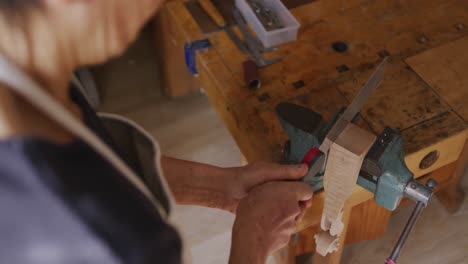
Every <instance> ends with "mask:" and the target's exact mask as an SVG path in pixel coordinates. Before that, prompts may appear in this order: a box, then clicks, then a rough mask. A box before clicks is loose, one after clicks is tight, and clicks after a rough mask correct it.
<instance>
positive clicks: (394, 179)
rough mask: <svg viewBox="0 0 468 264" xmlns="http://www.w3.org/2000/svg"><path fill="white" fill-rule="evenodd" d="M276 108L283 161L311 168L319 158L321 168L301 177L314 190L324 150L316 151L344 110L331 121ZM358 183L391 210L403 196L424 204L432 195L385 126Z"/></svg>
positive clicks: (398, 139) (302, 109) (300, 109)
mask: <svg viewBox="0 0 468 264" xmlns="http://www.w3.org/2000/svg"><path fill="white" fill-rule="evenodd" d="M276 111H277V115H278V118H279V120H280V122H281V125H282V127H283V129H284V130H285V131H286V133H287V135H288V137H289V140H288V141H287V142H286V144H285V146H284V159H285V161H286V162H287V163H290V164H299V163H307V164H308V165H309V168H311V167H312V165H313V164H314V163H315V162H319V160H320V159H322V160H323V166H321V169H320V171H318V172H311V171H309V175H307V176H306V177H304V179H306V180H304V181H305V182H307V183H309V184H310V185H311V187H312V188H313V190H314V191H317V190H320V189H322V188H323V175H324V172H325V165H326V155H327V153H321V152H320V153H317V151H318V148H319V146H320V145H321V144H322V142H323V140H324V138H325V137H326V135H327V133H328V131H329V130H330V129H331V127H332V126H333V124H334V123H335V122H336V120H338V118H339V116H340V115H341V113H342V112H343V111H340V113H338V114H337V115H335V117H333V118H332V119H331V120H330V121H324V120H323V118H322V116H321V115H320V114H318V113H316V112H314V111H312V110H310V109H307V108H305V107H302V106H299V105H295V104H290V103H282V104H279V105H278V106H277V108H276ZM311 152H315V153H314V155H313V156H314V158H313V159H308V158H307V156H308V155H310V153H311ZM320 162H322V161H320ZM311 174H312V175H311ZM357 184H359V185H360V186H361V187H363V188H365V189H367V190H368V191H370V192H372V193H373V194H374V199H375V201H376V202H377V203H378V204H380V205H381V206H383V207H384V208H386V209H388V210H392V211H393V210H395V209H396V207H397V206H398V204H399V203H400V201H401V199H402V198H403V196H406V197H408V198H410V199H412V200H414V201H416V202H422V203H423V204H424V205H426V204H427V202H428V201H429V198H430V197H431V195H432V189H431V188H429V187H427V186H426V185H424V184H422V183H420V182H419V181H417V180H414V179H413V173H411V171H410V170H409V169H408V168H407V166H406V164H405V161H404V157H403V138H402V137H401V136H400V135H399V134H398V133H397V132H396V131H394V130H392V129H390V128H385V129H384V131H383V132H382V134H380V136H378V138H377V140H376V141H375V143H374V144H373V145H372V147H371V149H370V150H369V152H368V154H367V155H366V157H365V159H364V162H363V165H362V167H361V171H360V173H359V178H358V181H357Z"/></svg>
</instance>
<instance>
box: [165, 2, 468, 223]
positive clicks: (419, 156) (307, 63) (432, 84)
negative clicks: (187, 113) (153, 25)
mask: <svg viewBox="0 0 468 264" xmlns="http://www.w3.org/2000/svg"><path fill="white" fill-rule="evenodd" d="M165 9H166V11H167V14H168V15H169V16H170V17H172V20H171V22H172V26H173V27H174V30H176V31H178V34H181V35H182V36H183V39H184V40H185V41H194V40H199V39H209V40H210V42H211V43H212V47H211V48H209V49H207V50H205V51H200V52H197V56H196V57H197V69H198V72H199V81H200V84H201V86H202V87H203V88H204V90H205V92H206V95H207V96H208V97H209V99H210V101H211V103H212V104H213V105H214V107H215V108H216V110H217V112H218V113H219V115H220V116H221V117H222V119H223V121H224V123H225V124H226V126H227V127H228V129H229V131H230V132H231V134H232V135H233V137H234V138H235V140H236V142H237V144H238V146H239V148H240V149H241V151H242V153H243V154H244V155H245V157H246V158H247V160H248V161H249V162H252V161H257V160H268V161H281V159H282V149H283V144H284V142H285V141H286V134H285V133H284V132H283V130H282V128H281V126H280V123H279V121H278V120H277V118H276V115H275V111H274V110H275V106H276V105H277V104H278V103H280V102H292V103H296V104H300V105H303V106H306V107H308V108H310V109H312V110H314V111H316V112H319V113H321V114H322V115H323V116H324V118H325V119H328V118H330V117H331V116H332V115H334V114H336V113H337V111H338V110H339V109H340V108H341V107H346V106H347V105H348V104H349V102H350V100H352V99H353V97H354V96H355V94H356V92H357V91H358V90H359V89H360V88H361V87H362V85H363V84H364V82H365V81H366V80H367V79H368V78H369V76H370V75H371V73H372V72H373V71H374V70H375V68H376V66H377V65H378V64H379V62H380V61H381V60H382V58H383V57H385V56H389V63H388V65H387V70H386V75H385V78H384V81H383V82H382V84H381V86H380V87H379V88H378V89H377V91H376V92H375V94H374V95H373V96H371V97H370V99H369V101H368V102H367V103H366V105H365V106H364V108H363V110H362V112H361V116H362V118H361V120H360V121H359V124H360V125H361V126H362V127H365V128H366V129H368V130H369V131H372V132H374V133H376V134H378V133H380V132H381V131H382V130H383V128H384V127H385V126H390V127H392V128H395V129H397V130H398V131H400V132H401V134H402V135H403V137H404V139H405V146H404V150H405V158H406V162H407V164H408V167H409V168H410V170H412V171H413V173H415V175H416V176H422V175H424V174H426V173H429V172H431V171H434V170H435V169H437V168H440V167H442V166H445V165H447V164H449V163H452V162H454V161H456V160H457V159H458V157H459V155H460V152H461V150H462V148H463V146H464V143H465V141H466V138H467V134H468V133H467V132H468V124H467V121H468V50H467V49H468V1H466V0H458V1H456V0H452V1H446V0H434V1H422V0H410V1H363V0H362V1H360V0H355V1H341V0H339V1H338V0H332V1H324V0H317V1H312V2H310V3H307V4H303V5H300V6H298V7H296V8H293V9H291V10H290V11H291V12H292V14H293V15H294V16H295V17H296V18H297V19H298V21H299V22H300V23H301V28H300V30H299V33H298V40H297V41H295V42H292V43H288V44H285V45H281V46H279V50H278V51H275V52H272V53H271V54H266V56H267V57H277V56H282V57H283V61H282V62H280V63H276V64H273V65H270V66H267V67H265V68H261V69H260V75H261V79H262V84H263V85H262V87H261V88H260V89H258V90H257V91H252V90H249V89H248V88H247V87H246V86H245V84H244V81H243V70H242V66H241V65H242V62H243V61H244V60H246V59H247V55H245V54H242V53H241V52H240V51H239V50H238V49H237V48H236V47H235V45H234V44H233V43H232V42H231V41H230V40H229V38H228V36H227V35H226V34H225V32H215V33H211V34H204V33H202V31H201V30H200V27H199V25H198V24H197V22H196V21H195V20H194V19H193V17H192V16H191V14H190V12H189V11H188V10H187V8H186V4H185V3H184V1H183V0H174V1H171V2H168V3H167V4H166V7H165ZM236 30H237V29H236ZM237 32H238V31H237ZM336 41H343V42H345V43H347V44H348V46H349V49H348V50H347V51H346V52H343V53H339V52H336V51H334V50H333V49H332V47H331V45H332V43H334V42H336ZM431 152H432V153H433V154H431V155H432V156H430V157H428V159H426V160H425V161H424V162H421V161H422V160H423V159H424V157H426V156H427V155H428V154H429V153H431ZM430 158H432V161H431V160H430ZM434 160H435V161H434ZM370 197H371V195H370V194H369V193H367V192H365V191H363V190H362V189H360V188H357V189H356V191H355V195H353V198H352V199H351V203H360V202H362V201H364V200H366V199H369V198H370ZM322 199H323V196H322V195H321V194H318V195H316V198H315V200H314V207H313V208H312V209H311V210H310V212H309V213H308V217H306V219H305V221H304V223H302V224H301V228H305V227H307V226H309V225H311V224H315V223H318V220H319V218H320V213H321V208H322V206H323V205H321V204H320V203H321V201H322ZM353 199H354V200H353Z"/></svg>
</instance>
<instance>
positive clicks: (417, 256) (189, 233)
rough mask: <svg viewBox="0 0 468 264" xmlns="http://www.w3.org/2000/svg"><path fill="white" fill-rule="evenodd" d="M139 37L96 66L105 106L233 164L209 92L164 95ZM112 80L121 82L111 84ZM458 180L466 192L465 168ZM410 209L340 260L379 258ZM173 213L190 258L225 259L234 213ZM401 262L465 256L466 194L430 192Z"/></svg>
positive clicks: (195, 156) (197, 156)
mask: <svg viewBox="0 0 468 264" xmlns="http://www.w3.org/2000/svg"><path fill="white" fill-rule="evenodd" d="M137 45H140V46H139V48H133V49H132V50H131V52H130V53H129V54H126V55H124V57H123V58H121V59H118V60H115V61H113V62H112V63H111V64H108V65H104V66H101V67H99V70H98V71H95V73H96V74H97V75H98V76H97V79H98V81H100V85H101V87H100V90H103V91H105V94H104V95H103V107H102V108H103V109H102V110H109V111H112V112H116V113H119V114H122V115H124V116H127V117H129V118H131V119H133V120H135V121H136V122H138V123H139V124H141V125H142V126H143V127H145V128H146V129H148V130H149V132H150V133H151V134H153V135H154V136H155V137H156V138H157V139H158V140H159V142H160V145H161V147H162V150H163V153H165V154H166V155H170V156H173V157H178V158H183V159H189V160H194V161H199V162H205V163H210V164H215V165H219V166H236V165H238V164H239V162H240V160H239V157H240V153H239V150H238V148H237V147H236V145H235V142H234V141H233V139H232V138H231V136H230V135H229V132H228V131H227V129H226V128H224V126H223V124H222V122H221V120H220V119H219V117H218V116H217V115H216V112H215V111H214V109H213V108H212V107H211V106H210V104H209V102H208V100H207V99H206V98H205V97H204V96H203V95H202V94H198V95H193V96H190V97H187V98H183V99H178V100H175V101H168V100H164V99H163V98H162V97H161V96H160V94H161V92H160V87H159V82H158V79H157V76H158V75H157V73H154V74H155V75H154V76H153V75H151V74H149V73H151V71H152V70H153V69H157V68H158V67H157V65H156V63H155V61H156V60H154V59H153V58H152V57H151V56H142V54H146V55H148V54H154V53H152V52H151V51H150V50H147V49H148V48H149V47H150V45H145V44H141V43H140V44H137ZM142 47H143V48H142ZM145 47H146V49H145ZM129 61H130V63H129ZM116 71H118V74H116ZM142 74H143V76H144V77H142V76H141V75H142ZM148 74H149V75H148ZM102 80H108V81H102ZM120 80H122V81H120ZM115 84H118V86H119V87H117V88H115V87H113V85H115ZM124 85H128V87H123V86H124ZM114 90H116V92H113V91H114ZM462 184H463V188H464V190H465V191H466V192H468V175H465V177H464V179H463V180H462ZM411 209H412V208H405V209H403V210H400V211H397V212H395V213H394V215H393V216H392V219H391V221H390V227H389V229H388V232H387V234H386V235H385V237H383V238H381V239H378V240H373V241H366V242H361V243H356V244H353V245H349V246H347V247H346V248H345V250H344V254H343V260H342V263H346V264H358V263H366V264H367V263H384V260H385V259H386V257H387V256H388V255H389V253H390V251H391V249H392V247H393V245H394V243H395V241H396V239H397V237H398V235H399V233H400V231H401V229H402V228H403V225H404V223H405V222H406V220H407V218H408V217H409V214H410V213H411ZM176 217H177V218H178V224H179V226H180V229H181V230H182V233H183V234H184V236H185V242H186V246H187V248H188V249H189V252H190V254H191V255H192V259H193V263H195V264H198V263H200V264H211V263H213V264H218V263H227V258H228V254H229V252H228V251H229V244H230V227H231V226H232V221H233V216H232V215H230V214H228V213H224V212H221V211H218V210H211V209H204V208H199V207H190V206H180V207H178V208H177V211H176ZM304 263H308V261H307V260H304ZM399 263H412V264H439V263H444V264H463V263H467V264H468V201H467V200H465V201H464V204H463V205H462V208H461V210H460V211H459V212H457V213H456V214H454V215H450V214H448V213H447V212H446V211H445V209H444V208H443V207H442V206H441V204H440V203H439V202H438V201H437V200H436V199H434V200H433V201H432V202H431V203H430V205H429V206H428V208H427V209H426V210H425V211H424V212H423V214H422V217H421V219H420V220H419V222H418V224H417V226H416V228H415V230H414V231H413V234H412V236H410V239H409V241H408V243H407V245H406V247H405V249H404V250H403V253H402V255H401V258H400V260H399Z"/></svg>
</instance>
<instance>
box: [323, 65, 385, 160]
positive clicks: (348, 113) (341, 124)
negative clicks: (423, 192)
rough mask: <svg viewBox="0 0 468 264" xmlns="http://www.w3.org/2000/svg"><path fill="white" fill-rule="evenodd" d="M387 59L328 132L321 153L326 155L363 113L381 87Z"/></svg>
mask: <svg viewBox="0 0 468 264" xmlns="http://www.w3.org/2000/svg"><path fill="white" fill-rule="evenodd" d="M387 58H388V57H386V58H385V59H384V60H383V61H382V62H381V63H380V65H379V66H378V67H377V69H376V70H375V72H374V73H373V74H372V75H371V77H370V78H369V80H367V82H366V84H364V86H363V87H362V89H361V90H360V91H359V93H358V95H357V96H356V97H355V98H354V100H353V101H352V102H351V104H349V106H348V107H347V108H346V110H345V111H344V113H343V114H342V115H341V116H340V117H339V118H338V120H337V121H336V123H335V124H334V125H333V127H332V128H331V129H330V131H329V132H328V134H327V136H326V137H325V140H324V141H323V142H322V145H320V147H319V149H320V151H322V152H324V153H326V152H327V151H328V150H329V149H330V147H331V143H333V142H334V141H335V140H336V139H337V138H338V136H339V135H340V134H341V132H343V130H344V129H345V128H346V125H347V124H348V123H350V122H352V120H353V118H354V117H355V116H356V115H357V114H358V113H359V112H360V111H361V108H362V106H363V105H364V104H365V103H366V101H367V99H368V98H369V97H370V96H371V95H372V93H373V92H374V91H375V90H376V89H377V87H379V85H380V83H381V82H382V79H383V77H384V73H385V66H386V65H387Z"/></svg>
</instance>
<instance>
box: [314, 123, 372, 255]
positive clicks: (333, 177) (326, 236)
mask: <svg viewBox="0 0 468 264" xmlns="http://www.w3.org/2000/svg"><path fill="white" fill-rule="evenodd" d="M375 139H376V137H375V136H374V135H373V134H372V133H370V132H367V131H365V130H363V129H361V128H360V127H358V126H356V125H354V124H351V123H348V124H347V126H346V128H345V129H344V130H343V132H342V133H341V134H340V135H339V136H338V138H337V139H336V141H335V142H333V143H332V145H331V148H330V150H329V152H328V159H327V165H326V170H325V176H324V179H323V181H324V189H325V205H324V208H323V213H322V220H321V223H320V229H321V230H320V232H319V233H318V234H317V235H316V237H315V240H316V244H317V252H318V253H319V254H320V255H322V256H325V255H327V254H328V253H331V252H333V251H335V250H337V249H338V240H339V236H340V234H341V233H342V231H343V228H344V225H343V221H342V214H343V207H344V205H345V203H346V200H347V199H348V198H349V196H350V195H351V193H352V192H353V189H354V187H355V185H356V182H357V178H358V176H359V171H360V169H361V166H362V162H363V160H364V157H365V156H366V154H367V152H368V151H369V149H370V147H371V146H372V144H373V143H374V141H375Z"/></svg>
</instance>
